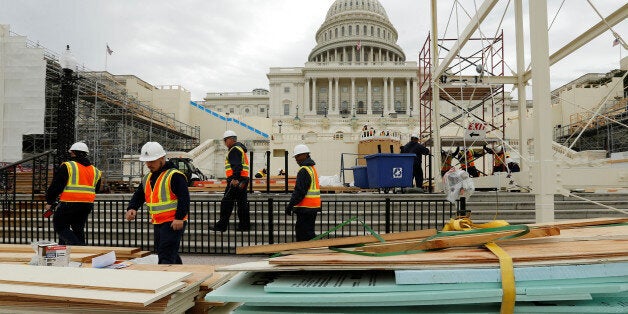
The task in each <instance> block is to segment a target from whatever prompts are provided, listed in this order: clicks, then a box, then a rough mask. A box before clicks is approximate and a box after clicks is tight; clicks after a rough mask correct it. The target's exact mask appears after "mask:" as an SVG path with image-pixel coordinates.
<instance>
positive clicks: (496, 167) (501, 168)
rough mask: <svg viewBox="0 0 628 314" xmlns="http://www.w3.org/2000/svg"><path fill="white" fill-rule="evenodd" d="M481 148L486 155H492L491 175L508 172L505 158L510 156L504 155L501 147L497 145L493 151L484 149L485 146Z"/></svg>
mask: <svg viewBox="0 0 628 314" xmlns="http://www.w3.org/2000/svg"><path fill="white" fill-rule="evenodd" d="M483 148H484V150H485V151H486V152H487V153H489V154H491V155H493V174H495V172H508V167H507V166H506V158H509V157H510V156H508V155H506V152H504V148H503V147H502V146H501V145H498V146H497V147H495V149H490V148H488V147H486V145H484V146H483Z"/></svg>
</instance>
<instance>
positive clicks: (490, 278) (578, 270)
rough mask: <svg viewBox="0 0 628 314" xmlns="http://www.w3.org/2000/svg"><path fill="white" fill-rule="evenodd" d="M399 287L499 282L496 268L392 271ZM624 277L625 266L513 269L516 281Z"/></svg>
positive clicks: (626, 272)
mask: <svg viewBox="0 0 628 314" xmlns="http://www.w3.org/2000/svg"><path fill="white" fill-rule="evenodd" d="M395 275H396V277H395V279H396V283H397V284H399V285H414V284H430V283H468V282H475V283H478V282H501V277H500V272H499V268H468V269H426V270H396V271H395ZM618 276H628V263H599V264H582V265H554V266H525V267H523V266H522V267H515V278H516V280H517V281H528V280H550V279H576V278H592V277H618Z"/></svg>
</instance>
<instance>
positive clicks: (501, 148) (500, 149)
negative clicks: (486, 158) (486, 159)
mask: <svg viewBox="0 0 628 314" xmlns="http://www.w3.org/2000/svg"><path fill="white" fill-rule="evenodd" d="M503 149H504V148H503V147H502V146H501V145H499V146H497V147H495V151H496V152H498V153H501V152H502V151H503Z"/></svg>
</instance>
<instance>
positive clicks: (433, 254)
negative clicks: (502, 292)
mask: <svg viewBox="0 0 628 314" xmlns="http://www.w3.org/2000/svg"><path fill="white" fill-rule="evenodd" d="M573 243H574V244H573V245H563V244H562V243H561V242H549V243H533V244H529V245H521V244H517V243H514V244H513V243H512V242H510V243H509V242H504V243H500V247H502V248H503V249H504V250H505V251H506V252H507V253H508V254H509V255H510V256H511V257H512V259H513V261H515V262H524V261H557V260H569V259H573V258H610V257H628V240H599V241H577V242H573ZM270 263H271V264H276V265H290V266H304V265H319V266H320V265H389V264H404V265H405V264H408V265H414V264H417V265H418V264H420V265H446V264H450V263H460V264H465V263H497V257H496V256H495V255H493V254H492V253H490V252H489V251H488V250H485V249H477V248H465V249H446V250H441V251H430V252H425V253H419V254H407V255H397V256H385V257H369V256H359V255H354V254H338V253H336V254H301V255H288V256H281V257H276V258H272V259H270Z"/></svg>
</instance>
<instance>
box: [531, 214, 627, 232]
mask: <svg viewBox="0 0 628 314" xmlns="http://www.w3.org/2000/svg"><path fill="white" fill-rule="evenodd" d="M625 222H628V217H625V218H604V217H603V218H587V219H573V220H562V221H554V222H544V223H538V224H529V225H528V226H530V227H546V226H556V227H559V228H560V229H562V230H565V229H572V228H578V227H586V226H599V225H611V224H619V223H625Z"/></svg>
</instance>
